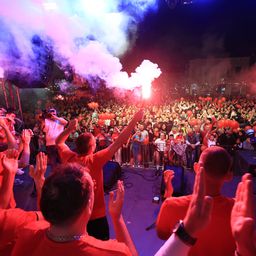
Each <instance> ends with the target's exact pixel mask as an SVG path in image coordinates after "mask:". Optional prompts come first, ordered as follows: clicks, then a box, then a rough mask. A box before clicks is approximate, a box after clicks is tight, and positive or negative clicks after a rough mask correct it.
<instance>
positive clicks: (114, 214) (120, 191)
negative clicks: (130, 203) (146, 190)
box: [108, 180, 124, 220]
mask: <svg viewBox="0 0 256 256" xmlns="http://www.w3.org/2000/svg"><path fill="white" fill-rule="evenodd" d="M123 203H124V184H123V182H122V181H120V180H118V182H117V192H116V198H114V192H113V191H111V192H110V193H109V203H108V208H109V213H110V216H111V218H112V219H114V220H118V219H119V218H120V217H121V213H122V208H123Z"/></svg>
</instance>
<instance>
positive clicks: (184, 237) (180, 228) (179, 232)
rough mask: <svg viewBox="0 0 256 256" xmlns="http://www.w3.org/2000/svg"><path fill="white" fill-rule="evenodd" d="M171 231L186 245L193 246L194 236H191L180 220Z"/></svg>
mask: <svg viewBox="0 0 256 256" xmlns="http://www.w3.org/2000/svg"><path fill="white" fill-rule="evenodd" d="M173 233H175V235H176V236H178V237H179V239H180V240H181V241H182V242H184V243H185V244H186V245H189V246H193V245H194V244H195V243H196V240H197V239H196V238H194V237H192V236H191V235H190V234H189V233H188V232H187V231H186V230H185V226H184V223H183V221H182V220H180V221H179V222H178V223H177V225H176V226H175V228H174V230H173Z"/></svg>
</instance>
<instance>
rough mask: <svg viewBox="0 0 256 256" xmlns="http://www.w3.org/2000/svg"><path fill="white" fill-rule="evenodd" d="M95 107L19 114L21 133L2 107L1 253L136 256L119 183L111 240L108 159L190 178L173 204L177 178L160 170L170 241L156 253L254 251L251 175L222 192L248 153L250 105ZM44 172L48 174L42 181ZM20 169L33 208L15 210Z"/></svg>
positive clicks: (163, 220) (161, 228)
mask: <svg viewBox="0 0 256 256" xmlns="http://www.w3.org/2000/svg"><path fill="white" fill-rule="evenodd" d="M97 104H98V105H97ZM97 104H94V106H97V107H94V108H90V107H88V105H87V103H85V104H84V105H82V102H74V101H72V102H69V103H68V102H66V101H58V102H53V103H49V104H48V106H46V109H47V110H46V111H42V110H41V109H40V108H39V109H37V108H38V107H41V106H37V107H36V108H35V116H34V115H33V113H32V111H31V112H30V113H25V129H23V130H22V131H20V134H18V133H16V131H15V113H13V111H7V112H6V111H5V109H1V117H0V128H1V129H0V133H1V143H0V148H1V153H0V223H1V225H0V255H14V256H15V255H138V252H137V250H136V247H135V245H134V243H133V240H132V238H131V236H130V234H129V231H128V229H127V227H126V225H125V221H124V219H123V217H122V205H123V201H124V186H123V183H122V181H118V184H117V192H116V196H115V194H114V192H111V193H110V198H109V205H108V208H109V212H110V216H111V219H112V225H113V227H114V231H115V236H116V240H111V239H109V223H108V219H107V217H106V205H105V198H104V191H103V172H102V168H103V166H104V165H105V163H106V162H107V161H109V160H111V159H115V160H116V161H118V162H119V163H120V164H122V165H123V164H132V165H134V166H135V167H137V166H143V167H145V168H147V167H148V166H149V164H150V163H153V164H154V165H156V167H157V168H158V169H161V168H162V167H163V165H164V164H165V163H166V162H168V163H171V164H177V165H184V166H186V167H187V168H190V169H193V170H194V171H195V173H196V180H195V184H194V191H193V194H192V195H190V196H183V197H178V198H175V197H172V191H173V189H172V186H171V183H170V179H171V178H172V177H173V172H171V171H168V172H167V173H165V181H167V183H168V184H166V190H167V191H166V193H165V195H166V199H165V201H164V203H163V204H162V206H161V210H160V213H159V215H158V219H157V222H156V230H157V233H158V236H159V237H160V238H162V239H165V240H167V241H166V242H165V243H164V245H163V246H162V247H161V248H160V249H159V251H158V252H157V253H156V255H158V256H159V255H197V256H198V255H199V256H200V255H206V254H207V255H220V256H221V255H223V256H224V255H225V256H227V255H232V256H233V255H242V256H251V255H255V254H256V245H255V236H254V235H255V234H256V231H255V209H254V198H253V182H252V175H251V174H245V175H244V176H243V178H242V181H241V182H240V183H239V186H238V188H237V193H236V198H235V199H231V198H226V197H224V196H222V195H221V188H222V186H223V183H224V182H225V181H229V180H231V179H232V159H231V158H232V157H233V156H234V151H235V150H237V149H248V150H254V138H255V137H254V134H255V133H254V128H255V121H256V116H255V107H254V106H255V104H256V102H255V101H254V100H253V99H252V100H250V99H245V98H239V99H233V100H227V99H226V98H224V97H223V98H221V99H212V98H210V97H207V98H200V99H191V100H189V99H186V100H185V99H180V100H176V101H173V102H169V103H165V104H162V105H157V106H150V105H147V104H146V106H145V105H144V106H142V105H141V106H140V108H139V109H138V106H135V105H125V104H124V103H116V102H108V103H106V102H105V103H103V102H97ZM56 109H58V114H57V111H56ZM26 120H28V121H26ZM43 152H46V153H47V155H46V154H45V153H43ZM33 155H36V157H35V162H34V164H35V166H33V165H31V164H32V163H33ZM47 165H50V166H51V169H52V170H51V174H50V175H49V176H48V177H47V178H45V172H46V168H47ZM25 166H29V172H30V175H31V177H32V178H33V179H34V183H35V186H36V190H37V200H38V210H37V211H25V210H22V209H19V208H15V206H16V204H15V197H14V194H13V185H14V179H15V175H16V173H17V170H18V169H19V168H22V167H25ZM168 176H169V178H168Z"/></svg>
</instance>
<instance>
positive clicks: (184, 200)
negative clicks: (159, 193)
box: [162, 195, 192, 208]
mask: <svg viewBox="0 0 256 256" xmlns="http://www.w3.org/2000/svg"><path fill="white" fill-rule="evenodd" d="M191 197H192V196H191V195H189V196H181V197H169V198H167V199H166V200H165V201H164V203H163V205H162V207H166V208H187V207H188V206H189V203H190V201H191Z"/></svg>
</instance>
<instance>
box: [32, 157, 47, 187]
mask: <svg viewBox="0 0 256 256" xmlns="http://www.w3.org/2000/svg"><path fill="white" fill-rule="evenodd" d="M46 169H47V156H46V155H45V153H43V152H39V153H38V154H37V156H36V167H34V166H33V165H30V166H29V175H30V176H31V177H32V178H33V179H34V181H35V183H36V184H37V183H39V184H41V183H44V180H45V177H44V175H45V172H46Z"/></svg>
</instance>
